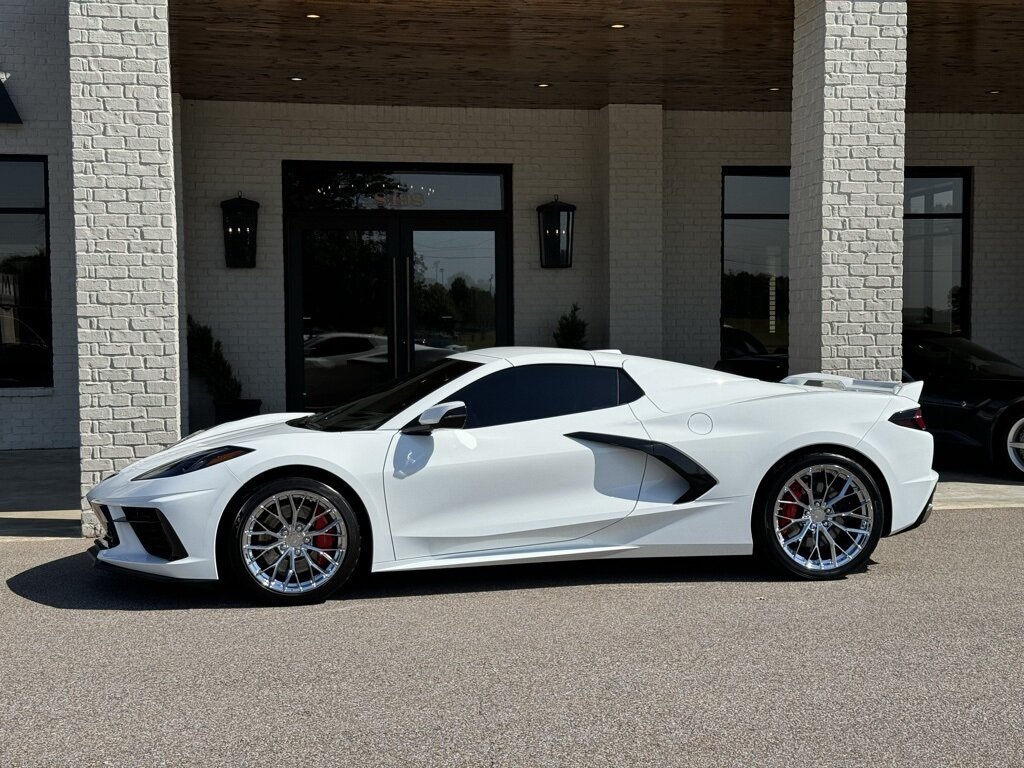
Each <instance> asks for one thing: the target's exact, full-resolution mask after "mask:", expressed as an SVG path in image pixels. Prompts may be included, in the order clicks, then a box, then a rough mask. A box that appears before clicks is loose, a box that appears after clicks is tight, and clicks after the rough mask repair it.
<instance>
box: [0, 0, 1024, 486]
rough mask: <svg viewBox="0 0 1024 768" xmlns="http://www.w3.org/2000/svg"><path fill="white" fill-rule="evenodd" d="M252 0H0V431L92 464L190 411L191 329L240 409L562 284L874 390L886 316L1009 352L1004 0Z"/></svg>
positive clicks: (360, 366) (667, 330)
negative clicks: (543, 207) (550, 234)
mask: <svg viewBox="0 0 1024 768" xmlns="http://www.w3.org/2000/svg"><path fill="white" fill-rule="evenodd" d="M263 5H266V4H257V6H256V7H254V9H253V11H252V13H251V14H250V15H249V16H248V17H246V18H244V19H243V18H241V17H239V16H237V15H236V16H234V18H232V14H240V13H241V11H240V6H238V4H237V3H232V2H227V0H221V1H220V2H213V3H205V4H202V5H200V4H199V3H197V2H194V1H193V0H130V1H129V0H126V1H125V2H116V1H113V0H111V1H110V2H93V1H92V0H70V2H69V0H32V1H31V2H29V0H14V2H6V3H4V4H3V6H2V7H0V72H2V73H3V75H2V77H3V78H4V83H3V87H4V93H5V94H6V95H7V96H8V97H9V101H10V105H11V108H10V109H7V110H6V111H4V112H3V114H4V115H5V120H4V121H3V122H0V334H2V336H0V342H2V346H0V348H2V349H3V357H0V424H2V429H0V449H20V448H51V447H70V446H80V449H81V457H82V484H83V488H86V487H88V486H90V485H91V484H93V483H94V482H96V481H97V480H98V478H99V477H100V476H102V475H104V474H106V473H109V472H111V471H114V470H115V469H117V468H119V467H120V466H123V465H124V464H125V463H127V462H129V461H131V460H133V459H134V458H137V457H141V456H144V455H147V454H149V453H152V452H153V451H156V450H159V449H160V448H161V447H163V446H165V445H167V444H170V443H172V442H174V441H175V440H177V439H178V437H179V436H180V435H181V434H182V433H186V432H188V431H189V430H190V427H194V426H196V425H197V424H198V423H201V422H205V421H207V420H209V418H210V415H209V408H210V404H209V401H210V394H209V392H208V391H207V390H208V387H207V386H206V385H205V384H204V383H203V382H202V380H201V379H200V378H199V377H197V376H196V375H195V372H194V371H193V372H192V373H193V375H191V376H190V372H189V367H188V363H187V360H188V357H189V355H188V353H187V348H188V344H189V334H188V333H187V332H186V330H187V323H186V318H192V320H193V321H194V323H195V324H196V327H202V328H201V330H200V332H202V331H205V329H208V330H209V333H210V334H211V336H212V339H215V340H216V341H217V342H219V344H220V349H221V350H222V351H223V355H224V357H225V358H226V359H227V361H228V362H229V363H230V365H231V367H232V369H233V370H234V373H235V375H236V377H237V380H238V382H239V383H240V384H241V394H242V396H243V397H244V398H247V399H254V400H258V401H260V405H259V407H260V408H261V409H262V411H263V412H272V411H279V410H284V409H295V410H301V409H304V408H319V407H326V406H329V405H331V404H332V403H333V402H336V401H337V400H339V399H343V398H344V396H346V394H347V393H349V392H352V393H354V392H356V391H358V390H359V389H360V388H361V387H364V386H367V385H369V384H375V383H379V382H380V381H386V380H389V379H390V378H392V377H394V376H397V375H401V374H403V373H406V372H409V371H412V370H415V369H416V368H417V367H419V366H420V365H423V364H425V363H427V362H429V361H430V360H432V359H436V357H437V355H439V354H444V353H445V350H446V349H450V348H464V347H476V346H486V345H491V344H494V343H516V344H537V345H550V344H552V343H553V336H552V334H553V332H554V330H555V329H556V327H557V323H558V320H559V317H560V316H561V315H563V314H565V313H566V312H567V311H568V310H569V308H570V306H571V305H572V304H574V303H578V304H579V305H580V308H581V313H582V315H583V317H584V318H585V319H586V321H587V322H588V327H587V343H588V346H591V347H593V348H603V347H614V348H620V349H622V350H623V351H625V352H630V353H638V354H645V355H652V356H659V357H665V358H668V359H673V360H678V361H683V362H689V363H693V364H696V365H704V366H710V365H713V364H714V363H715V362H716V360H718V359H719V358H720V357H721V355H722V351H723V350H722V330H721V329H722V326H723V324H725V325H728V326H731V327H735V328H738V329H740V330H743V331H746V332H747V333H749V334H750V335H751V336H752V337H753V338H754V339H755V340H756V342H757V343H759V344H762V345H764V346H765V347H767V348H769V349H770V348H775V347H786V348H788V350H789V355H790V365H791V368H796V369H800V370H809V369H814V370H824V371H831V372H839V373H848V374H852V375H859V376H866V377H869V378H878V379H889V380H893V379H898V378H899V376H900V361H901V344H902V331H903V328H904V325H905V324H907V325H908V326H924V327H930V328H934V329H938V330H943V331H947V332H955V333H963V334H967V335H970V336H971V337H972V338H973V339H974V340H976V341H978V342H979V343H981V344H983V345H985V346H988V347H990V348H991V349H993V350H995V351H996V352H998V353H1000V354H1003V355H1005V356H1008V357H1010V358H1015V359H1018V360H1022V359H1024V334H1022V333H1021V332H1020V331H1019V328H1020V327H1021V324H1022V321H1024V302H1022V301H1021V299H1020V296H1021V289H1022V287H1024V280H1022V278H1021V271H1020V268H1019V267H1018V265H1017V261H1018V245H1017V244H1018V241H1019V233H1020V232H1021V231H1022V229H1024V205H1022V203H1024V114H1022V113H1024V109H1022V108H1021V107H1022V106H1024V97H1022V96H1021V95H1020V94H1017V93H1015V92H1014V90H1013V89H1014V88H1015V87H1017V85H1018V84H1017V82H1016V78H1014V77H1013V69H1014V67H1016V66H1017V64H1018V62H1016V61H1014V60H1013V58H1012V57H1013V56H1016V55H1017V54H1015V53H1012V50H1014V49H1015V48H1014V46H1004V45H1002V44H1001V43H1000V41H999V39H998V38H999V35H1000V34H1004V35H1005V34H1010V35H1012V34H1013V32H1012V30H1013V29H1014V28H1016V29H1018V30H1019V29H1021V28H1022V26H1021V25H1024V9H1020V10H1018V9H1016V8H1015V7H1014V6H1013V5H1012V4H1008V5H1006V7H999V8H996V9H993V8H988V9H985V10H978V9H975V8H972V4H971V3H966V2H962V3H961V2H944V3H933V4H926V3H915V2H910V3H907V2H848V1H840V0H795V2H794V3H793V4H784V3H758V2H749V3H728V4H727V3H722V2H720V1H719V2H711V0H708V1H707V2H703V3H694V4H692V5H693V7H692V8H691V9H690V11H689V12H688V13H687V14H678V13H677V11H676V10H675V6H674V4H672V3H668V2H665V3H655V4H651V8H648V9H645V10H644V11H643V12H641V11H636V10H632V11H630V10H628V9H622V8H620V7H619V4H618V3H611V2H599V3H593V4H585V5H587V6H589V8H584V9H581V10H580V11H579V12H578V13H577V12H573V11H566V10H564V9H559V8H558V7H557V6H556V5H555V4H550V5H548V4H545V3H541V4H539V7H534V6H536V5H537V4H532V5H531V6H530V8H521V9H518V10H517V9H516V6H518V4H516V3H499V2H497V0H495V2H494V3H490V2H485V3H483V4H480V5H479V7H475V9H469V10H467V9H465V8H460V7H458V4H457V3H441V4H439V5H435V6H433V7H428V6H430V4H429V3H424V2H419V1H418V0H410V1H409V2H396V3H393V4H391V6H389V13H391V14H398V16H402V14H404V16H402V18H401V19H398V18H397V17H394V16H393V17H390V21H389V23H388V24H384V27H381V23H382V22H381V19H375V18H373V17H372V14H373V13H374V11H373V10H372V9H369V10H368V8H367V6H366V5H365V4H362V5H359V4H353V3H347V2H341V1H340V0H338V1H337V2H316V3H305V4H303V3H300V2H294V3H284V4H280V3H279V4H270V5H274V8H270V7H269V5H268V7H266V8H264V7H263ZM908 5H909V6H910V8H909V10H908V7H907V6H908ZM940 6H941V7H940ZM246 7H247V8H248V6H246ZM584 11H588V12H587V13H586V14H584V13H583V12H584ZM376 12H377V13H380V11H379V10H378V11H376ZM488 12H490V13H491V15H487V14H488ZM508 14H511V15H508ZM915 14H919V17H915ZM943 14H946V15H943ZM477 15H480V16H481V17H480V18H476V16H477ZM310 17H315V18H310ZM915 18H917V20H916V21H915ZM552 19H554V21H557V22H558V24H561V23H562V22H564V23H565V24H566V25H573V24H578V25H580V26H581V27H582V28H583V29H582V31H580V32H579V33H578V34H579V35H580V39H579V41H575V42H574V41H569V42H567V43H564V44H562V43H559V42H558V41H557V38H548V37H544V35H545V34H547V33H545V32H541V31H538V30H544V29H546V28H547V26H549V25H550V24H551V23H552ZM620 19H624V21H621V22H620ZM951 19H952V20H953V21H957V22H958V23H959V24H960V26H957V25H956V24H953V25H951V24H950V23H949V22H950V20H951ZM965 19H968V20H970V21H971V22H972V24H973V26H971V25H968V27H969V31H968V32H964V31H963V30H962V29H961V27H963V22H964V20H965ZM399 22H401V23H399ZM332 23H333V25H332ZM620 23H621V24H623V25H624V26H622V28H617V27H618V26H619V25H620ZM496 24H498V25H499V26H500V25H502V24H503V25H504V28H503V30H502V34H500V35H498V39H500V41H501V44H500V45H499V46H498V48H494V47H493V46H490V47H489V46H487V45H483V42H485V41H482V40H480V39H479V38H478V35H481V34H489V31H488V30H490V29H491V28H492V27H494V25H496ZM558 24H556V30H557V28H558ZM304 25H316V26H304ZM374 25H376V26H374ZM431 25H433V26H431ZM986 25H987V26H986ZM613 27H616V28H613ZM232 29H233V31H231V30H232ZM268 29H272V30H274V32H273V35H274V36H273V40H274V41H276V42H274V43H273V44H272V45H277V46H278V48H276V49H274V48H271V49H270V50H268V51H264V53H265V54H266V55H265V56H262V57H261V50H262V49H261V38H260V36H261V35H265V34H267V30H268ZM381 29H385V30H390V31H385V32H381ZM296 30H297V31H296ZM979 30H980V31H979ZM1007 30H1009V32H1007ZM981 32H986V33H989V32H990V33H991V34H988V36H986V35H983V34H981ZM428 33H430V34H428ZM421 34H422V37H421ZM962 34H970V35H972V37H971V40H972V41H973V42H972V43H971V45H972V46H973V47H970V46H967V47H965V46H964V45H963V44H962V43H963V40H961V38H960V37H958V36H959V35H962ZM617 35H618V36H619V37H616V36H617ZM979 35H980V37H979ZM295 36H297V37H295ZM531 36H532V38H531ZM570 37H571V35H570ZM908 39H909V44H908ZM979 39H983V40H986V41H987V42H985V43H984V44H982V43H979V42H978V40H979ZM917 41H921V43H920V53H916V52H917V50H918V49H917V48H916V47H915V46H916V44H917ZM268 44H270V43H268ZM587 46H589V48H588V47H587ZM737 46H739V48H737ZM979 46H982V48H983V50H980V51H979V50H978V47H979ZM1018 47H1019V46H1018ZM651 48H655V49H657V50H656V51H655V54H656V56H655V58H654V59H648V58H645V57H647V56H648V55H649V51H650V49H651ZM1008 50H1009V51H1011V53H1007V51H1008ZM409 51H411V53H408V52H409ZM291 52H294V54H292V53H291ZM403 52H406V53H403ZM286 53H287V54H288V55H287V56H286V57H285V56H284V54H286ZM501 57H505V58H506V59H507V60H508V61H509V62H512V63H511V64H508V65H507V67H505V68H502V67H499V66H497V65H494V66H493V67H491V68H490V69H489V68H488V67H490V63H489V62H491V61H492V60H493V59H494V58H499V59H500V58H501ZM908 57H909V67H908ZM915 57H916V58H915ZM264 59H266V61H264ZM619 62H621V71H620V66H619ZM585 65H587V66H590V65H593V67H596V68H597V70H598V71H600V72H603V74H602V75H601V78H600V82H597V83H596V84H595V75H594V72H593V71H590V70H588V69H587V66H585ZM908 72H909V74H908ZM951 73H952V74H951ZM356 76H359V77H356ZM467 78H475V79H474V80H472V82H471V80H470V79H467ZM477 80H478V81H479V82H476V81H477ZM289 89H291V90H289ZM2 104H3V102H2V101H0V106H2ZM239 196H241V197H242V198H243V199H246V200H251V201H255V202H256V203H258V205H259V207H258V210H257V214H256V220H255V223H254V229H255V234H254V236H255V249H254V252H253V253H251V254H249V255H250V257H251V258H252V261H251V262H245V259H244V258H243V260H242V262H241V263H243V264H245V265H244V266H237V265H232V266H229V265H228V260H227V253H226V231H225V230H226V227H228V226H229V223H228V221H227V219H226V217H225V209H224V208H223V207H222V203H226V202H227V201H230V200H232V199H234V198H237V197H239ZM555 196H557V197H558V199H559V200H562V201H566V202H570V203H572V204H573V205H575V206H576V212H575V221H574V227H573V233H574V247H573V256H572V265H571V267H569V268H563V269H545V268H542V266H541V262H540V258H539V245H538V238H539V234H538V215H537V206H538V205H540V204H543V203H545V202H548V201H550V200H552V199H553V198H554V197H555ZM228 234H230V233H228ZM235 234H236V235H237V232H236V233H235ZM228 239H230V237H229V238H228ZM195 330H196V328H193V331H194V332H195ZM195 338H198V337H194V338H193V342H194V343H195V341H194V339H195ZM204 338H206V339H207V340H209V339H210V337H209V336H208V337H204ZM204 343H205V342H204ZM190 414H191V422H193V423H192V424H191V425H190Z"/></svg>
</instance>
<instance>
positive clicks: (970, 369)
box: [715, 330, 1024, 480]
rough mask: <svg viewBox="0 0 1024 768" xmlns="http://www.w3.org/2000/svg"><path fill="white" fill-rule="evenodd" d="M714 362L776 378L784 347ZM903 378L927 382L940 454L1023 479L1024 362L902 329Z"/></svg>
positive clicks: (926, 403) (931, 427)
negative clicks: (975, 462)
mask: <svg viewBox="0 0 1024 768" xmlns="http://www.w3.org/2000/svg"><path fill="white" fill-rule="evenodd" d="M715 369H716V370H719V371H726V372H727V373H735V374H738V375H740V376H749V377H751V378H756V379H763V380H764V381H780V380H782V379H783V378H785V377H786V375H787V371H788V370H789V360H788V357H787V355H786V354H783V353H770V352H767V351H765V352H762V353H760V354H751V355H742V356H738V357H732V358H723V359H722V360H719V361H718V362H717V363H716V364H715ZM903 380H904V381H908V382H909V381H924V393H923V394H922V396H921V410H922V412H923V415H924V421H925V424H926V425H927V429H928V431H929V432H931V433H932V435H934V437H935V450H936V453H937V454H938V455H940V456H944V457H950V456H957V457H961V456H964V455H965V454H968V455H970V456H971V457H972V458H974V459H976V460H978V461H982V462H985V463H987V464H990V465H994V467H995V468H997V469H1000V470H1002V471H1004V472H1006V473H1007V474H1009V475H1011V476H1013V477H1015V478H1017V479H1020V480H1024V367H1021V366H1020V365H1017V364H1016V363H1014V362H1012V361H1011V360H1007V359H1006V358H1005V357H1002V356H1001V355H997V354H996V353H995V352H993V351H991V350H989V349H986V348H985V347H982V346H981V345H979V344H975V343H974V342H973V341H970V340H969V339H965V338H964V337H962V336H956V335H950V334H945V333H941V332H938V331H919V330H908V331H904V334H903Z"/></svg>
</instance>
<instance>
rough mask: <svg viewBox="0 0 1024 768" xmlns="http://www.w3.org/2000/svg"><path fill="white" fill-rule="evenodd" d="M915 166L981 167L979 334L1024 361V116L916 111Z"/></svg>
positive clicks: (911, 119) (974, 333) (911, 133)
mask: <svg viewBox="0 0 1024 768" xmlns="http://www.w3.org/2000/svg"><path fill="white" fill-rule="evenodd" d="M907 165H909V166H913V165H922V166H929V165H930V166H969V167H971V168H972V169H973V174H972V175H973V191H974V196H973V200H972V201H971V226H972V237H971V260H972V276H971V278H972V286H971V337H972V338H973V339H974V340H975V341H977V342H978V343H979V344H981V345H983V346H986V347H989V348H991V349H993V350H994V351H996V352H998V353H1000V354H1002V355H1005V356H1007V357H1009V358H1010V359H1011V360H1015V361H1017V362H1019V363H1022V364H1024V252H1022V249H1021V238H1022V233H1024V115H937V114H916V115H909V116H908V117H907Z"/></svg>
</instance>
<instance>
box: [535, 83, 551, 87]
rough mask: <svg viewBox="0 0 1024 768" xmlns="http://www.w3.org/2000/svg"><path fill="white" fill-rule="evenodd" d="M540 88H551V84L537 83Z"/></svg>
mask: <svg viewBox="0 0 1024 768" xmlns="http://www.w3.org/2000/svg"><path fill="white" fill-rule="evenodd" d="M537 87H538V88H550V87H551V83H537Z"/></svg>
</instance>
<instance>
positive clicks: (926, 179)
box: [722, 167, 970, 358]
mask: <svg viewBox="0 0 1024 768" xmlns="http://www.w3.org/2000/svg"><path fill="white" fill-rule="evenodd" d="M969 182H970V172H969V169H966V168H908V169H907V171H906V177H905V185H904V214H903V215H904V222H903V251H904V256H903V325H904V327H905V328H922V329H930V330H937V331H942V332H945V333H950V334H963V335H968V333H969V321H970V290H969V282H968V276H969V274H970V263H969V244H970V232H969V226H970V183H969ZM722 199H723V204H722V324H723V326H725V327H724V328H723V331H722V357H723V358H726V357H734V356H740V355H744V354H751V353H756V352H763V351H769V352H770V351H773V350H775V349H780V348H785V347H786V346H787V344H788V335H789V276H788V273H789V265H788V262H789V172H788V169H785V168H771V167H766V168H744V169H731V168H725V169H724V171H723V195H722Z"/></svg>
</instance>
